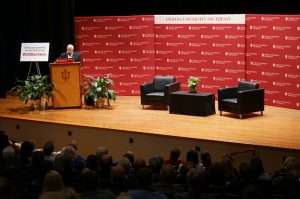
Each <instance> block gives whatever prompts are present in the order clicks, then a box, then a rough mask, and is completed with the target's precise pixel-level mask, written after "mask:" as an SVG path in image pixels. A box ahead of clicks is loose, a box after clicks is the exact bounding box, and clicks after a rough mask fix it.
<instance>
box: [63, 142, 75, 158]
mask: <svg viewBox="0 0 300 199" xmlns="http://www.w3.org/2000/svg"><path fill="white" fill-rule="evenodd" d="M62 154H63V155H69V156H71V157H72V159H73V160H74V159H75V156H76V150H75V149H74V147H73V146H71V145H68V146H66V147H64V148H63V150H62Z"/></svg>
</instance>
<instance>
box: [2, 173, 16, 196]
mask: <svg viewBox="0 0 300 199" xmlns="http://www.w3.org/2000/svg"><path fill="white" fill-rule="evenodd" d="M13 193H14V188H13V185H12V183H11V182H10V181H9V180H8V179H7V178H4V177H0V198H1V199H9V198H13Z"/></svg>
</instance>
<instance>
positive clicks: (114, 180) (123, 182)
mask: <svg viewBox="0 0 300 199" xmlns="http://www.w3.org/2000/svg"><path fill="white" fill-rule="evenodd" d="M125 174H126V171H125V169H124V167H123V166H121V165H116V166H114V167H113V168H112V169H111V177H110V190H111V191H112V192H113V193H114V194H115V195H119V194H120V193H121V192H127V188H128V181H127V179H126V177H125V176H126V175H125Z"/></svg>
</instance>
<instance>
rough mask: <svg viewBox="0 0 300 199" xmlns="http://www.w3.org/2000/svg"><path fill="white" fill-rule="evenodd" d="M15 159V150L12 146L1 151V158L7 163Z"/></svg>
mask: <svg viewBox="0 0 300 199" xmlns="http://www.w3.org/2000/svg"><path fill="white" fill-rule="evenodd" d="M14 157H15V149H14V148H13V147H12V146H7V147H5V148H4V149H3V150H2V158H3V160H4V162H7V161H9V160H11V159H13V158H14Z"/></svg>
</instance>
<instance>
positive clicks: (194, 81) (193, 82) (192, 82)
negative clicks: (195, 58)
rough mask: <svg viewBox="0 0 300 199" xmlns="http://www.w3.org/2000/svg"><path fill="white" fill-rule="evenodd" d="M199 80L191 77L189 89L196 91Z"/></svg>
mask: <svg viewBox="0 0 300 199" xmlns="http://www.w3.org/2000/svg"><path fill="white" fill-rule="evenodd" d="M199 80H200V78H199V77H196V76H190V77H189V79H188V87H189V88H190V89H192V90H196V88H197V85H198V82H199Z"/></svg>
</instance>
